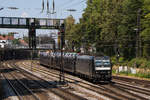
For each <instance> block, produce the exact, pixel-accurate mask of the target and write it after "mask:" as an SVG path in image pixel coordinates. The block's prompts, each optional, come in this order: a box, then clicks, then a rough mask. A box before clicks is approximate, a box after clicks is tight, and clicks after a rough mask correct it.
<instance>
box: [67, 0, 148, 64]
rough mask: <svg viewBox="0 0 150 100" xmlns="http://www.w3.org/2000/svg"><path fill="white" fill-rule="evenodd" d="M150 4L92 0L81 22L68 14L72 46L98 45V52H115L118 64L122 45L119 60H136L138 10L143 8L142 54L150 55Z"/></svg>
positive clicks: (139, 0) (143, 0)
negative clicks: (118, 57)
mask: <svg viewBox="0 0 150 100" xmlns="http://www.w3.org/2000/svg"><path fill="white" fill-rule="evenodd" d="M149 4H150V0H93V1H92V3H91V2H90V0H88V1H87V7H86V8H85V10H84V13H83V15H82V18H81V19H80V22H79V23H77V24H75V20H74V18H73V17H72V16H69V17H68V18H67V21H66V34H67V37H66V40H68V48H70V49H71V48H72V46H75V47H76V48H80V47H84V48H85V49H88V48H89V47H91V46H93V45H94V46H95V47H96V51H97V52H98V53H101V54H103V55H107V56H111V57H112V58H113V59H112V60H113V61H112V62H113V63H114V64H115V63H116V62H117V61H116V58H115V57H114V56H116V55H117V49H118V50H119V53H120V55H121V56H122V58H120V59H119V63H121V64H123V63H124V62H126V61H128V60H132V59H133V58H135V55H136V41H137V39H136V31H135V28H137V12H138V11H139V9H141V10H142V11H141V13H140V17H141V30H140V36H141V39H142V46H141V47H142V56H143V57H144V58H147V59H150V38H149V36H150V6H149ZM138 61H139V60H138ZM140 61H141V60H140ZM140 61H139V62H137V63H140ZM144 61H145V60H144ZM132 62H133V61H131V62H130V63H132ZM139 66H141V64H140V65H139ZM143 66H145V65H144V64H143Z"/></svg>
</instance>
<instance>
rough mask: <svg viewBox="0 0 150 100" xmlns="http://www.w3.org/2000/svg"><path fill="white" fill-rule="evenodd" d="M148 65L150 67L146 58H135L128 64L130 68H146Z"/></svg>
mask: <svg viewBox="0 0 150 100" xmlns="http://www.w3.org/2000/svg"><path fill="white" fill-rule="evenodd" d="M147 64H148V65H149V61H148V60H147V59H146V58H134V59H132V60H131V61H130V62H129V63H128V66H130V67H137V68H146V67H147V66H148V65H147Z"/></svg>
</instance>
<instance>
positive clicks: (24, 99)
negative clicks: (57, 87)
mask: <svg viewBox="0 0 150 100" xmlns="http://www.w3.org/2000/svg"><path fill="white" fill-rule="evenodd" d="M7 73H9V72H7ZM1 76H2V77H3V79H5V80H6V81H7V83H8V84H9V85H10V87H11V88H12V90H13V92H14V93H15V94H16V96H17V97H18V99H19V100H28V99H32V100H39V98H38V97H37V96H36V95H35V94H34V93H33V92H32V91H31V90H30V89H29V88H28V87H27V86H26V85H25V84H24V83H23V82H22V81H20V80H19V79H18V77H16V76H15V75H14V74H11V73H9V74H1ZM24 94H30V95H29V96H24Z"/></svg>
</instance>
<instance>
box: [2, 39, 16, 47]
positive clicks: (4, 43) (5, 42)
mask: <svg viewBox="0 0 150 100" xmlns="http://www.w3.org/2000/svg"><path fill="white" fill-rule="evenodd" d="M12 40H14V37H13V36H5V37H3V36H0V48H5V47H11V46H12Z"/></svg>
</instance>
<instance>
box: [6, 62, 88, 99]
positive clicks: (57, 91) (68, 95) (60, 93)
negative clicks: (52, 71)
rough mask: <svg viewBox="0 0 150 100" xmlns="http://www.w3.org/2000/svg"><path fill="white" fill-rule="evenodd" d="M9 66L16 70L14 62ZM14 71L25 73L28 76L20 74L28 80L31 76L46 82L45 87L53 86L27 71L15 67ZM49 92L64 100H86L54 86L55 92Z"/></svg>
mask: <svg viewBox="0 0 150 100" xmlns="http://www.w3.org/2000/svg"><path fill="white" fill-rule="evenodd" d="M9 64H10V65H11V66H15V67H14V68H16V65H15V64H14V62H9ZM16 69H17V70H19V71H20V72H25V73H27V74H28V75H27V74H24V73H22V74H23V75H25V76H27V77H30V78H31V76H33V77H35V78H37V79H40V80H42V81H44V82H46V84H47V85H50V86H53V85H54V84H52V83H50V82H48V81H46V80H44V79H42V78H41V77H38V76H36V75H34V74H32V73H30V72H28V71H25V70H23V69H20V68H18V67H17V68H16ZM30 75H31V76H30ZM41 86H43V87H44V88H47V86H45V85H43V84H41ZM51 92H53V93H54V94H56V95H58V96H60V97H62V98H64V99H65V100H87V99H85V98H83V97H81V96H78V95H75V94H73V93H70V92H69V91H67V90H65V89H63V88H61V87H58V86H55V90H53V89H51Z"/></svg>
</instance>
